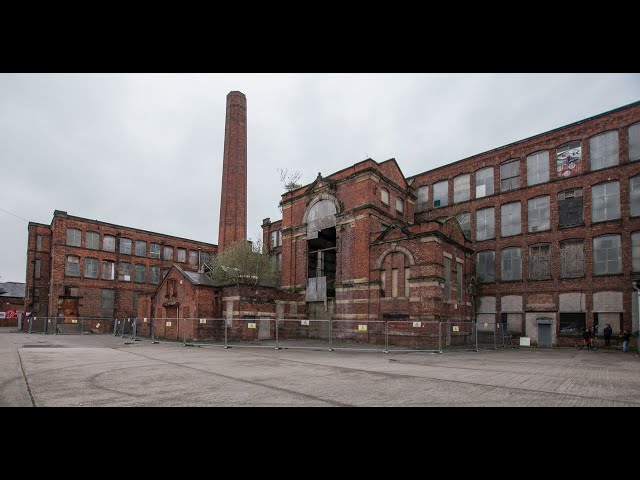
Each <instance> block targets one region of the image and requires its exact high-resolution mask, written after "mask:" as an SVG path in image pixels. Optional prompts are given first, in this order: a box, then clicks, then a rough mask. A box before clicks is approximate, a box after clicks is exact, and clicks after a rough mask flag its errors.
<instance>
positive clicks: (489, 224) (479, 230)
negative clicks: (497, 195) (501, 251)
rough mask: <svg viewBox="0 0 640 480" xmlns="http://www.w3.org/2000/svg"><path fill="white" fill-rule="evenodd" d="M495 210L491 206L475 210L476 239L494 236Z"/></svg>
mask: <svg viewBox="0 0 640 480" xmlns="http://www.w3.org/2000/svg"><path fill="white" fill-rule="evenodd" d="M494 228H495V212H494V210H493V207H489V208H481V209H480V210H476V240H487V239H488V238H493V237H494Z"/></svg>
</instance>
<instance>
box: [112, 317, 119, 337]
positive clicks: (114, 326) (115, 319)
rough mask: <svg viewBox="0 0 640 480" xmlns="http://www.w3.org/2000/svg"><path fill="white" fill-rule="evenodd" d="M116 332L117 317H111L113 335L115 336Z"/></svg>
mask: <svg viewBox="0 0 640 480" xmlns="http://www.w3.org/2000/svg"><path fill="white" fill-rule="evenodd" d="M117 334H118V319H117V318H114V319H113V336H114V337H115V336H116V335H117Z"/></svg>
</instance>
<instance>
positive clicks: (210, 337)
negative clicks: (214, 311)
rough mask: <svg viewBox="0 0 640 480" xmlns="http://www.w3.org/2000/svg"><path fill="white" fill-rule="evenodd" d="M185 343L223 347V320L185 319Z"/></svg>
mask: <svg viewBox="0 0 640 480" xmlns="http://www.w3.org/2000/svg"><path fill="white" fill-rule="evenodd" d="M185 323H186V338H185V343H187V342H189V343H194V344H196V345H218V346H224V345H225V319H224V318H187V319H185Z"/></svg>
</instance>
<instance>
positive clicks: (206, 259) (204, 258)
mask: <svg viewBox="0 0 640 480" xmlns="http://www.w3.org/2000/svg"><path fill="white" fill-rule="evenodd" d="M200 261H201V263H202V265H204V264H205V263H209V254H208V253H207V252H201V253H200Z"/></svg>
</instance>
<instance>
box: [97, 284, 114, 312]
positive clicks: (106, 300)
mask: <svg viewBox="0 0 640 480" xmlns="http://www.w3.org/2000/svg"><path fill="white" fill-rule="evenodd" d="M114 299H115V292H114V291H113V290H107V289H103V290H102V292H101V305H100V306H101V310H102V316H103V317H106V318H112V317H113V303H114V302H113V301H114Z"/></svg>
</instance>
